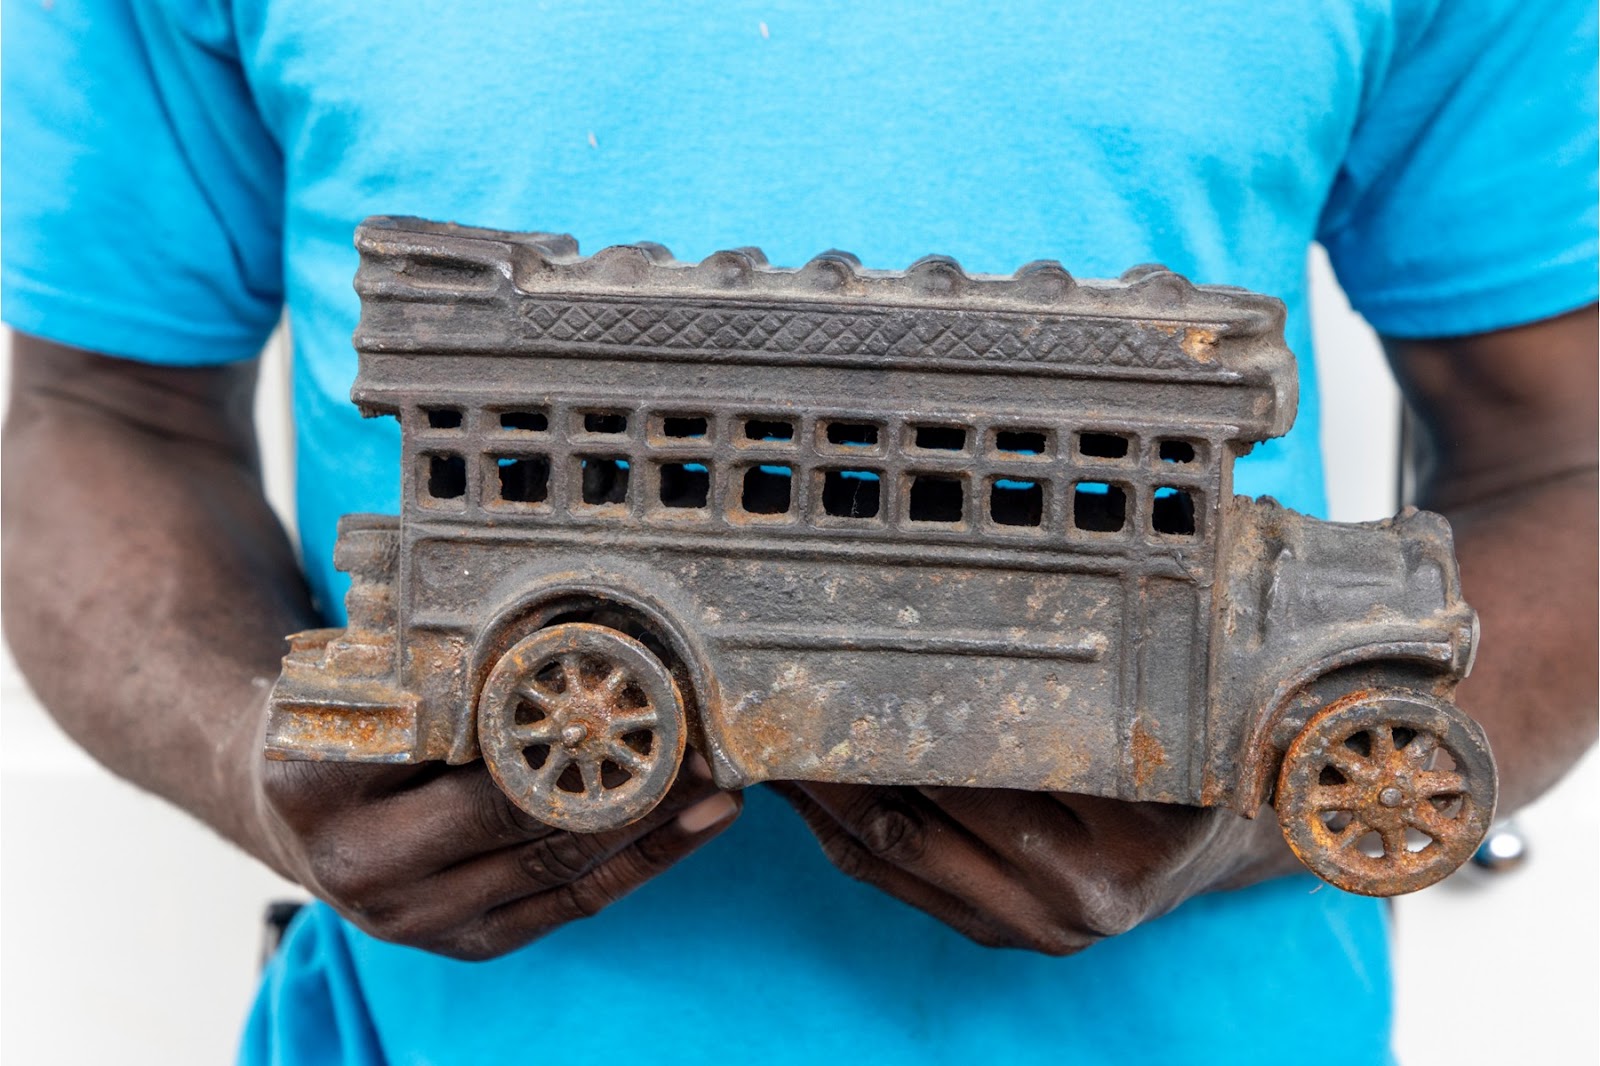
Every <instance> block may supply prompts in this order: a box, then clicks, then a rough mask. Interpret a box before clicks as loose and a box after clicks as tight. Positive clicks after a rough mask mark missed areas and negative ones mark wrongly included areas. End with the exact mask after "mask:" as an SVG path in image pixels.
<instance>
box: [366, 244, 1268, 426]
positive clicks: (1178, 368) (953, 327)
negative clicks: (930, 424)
mask: <svg viewBox="0 0 1600 1066" xmlns="http://www.w3.org/2000/svg"><path fill="white" fill-rule="evenodd" d="M356 247H357V249H358V250H359V251H360V253H361V266H360V270H359V271H358V273H357V275H356V291H357V292H358V293H359V294H360V296H361V321H360V325H359V326H358V328H357V330H356V335H355V345H356V348H357V350H358V351H359V352H360V353H361V354H362V355H363V359H362V373H361V375H360V376H358V378H357V381H356V385H355V388H354V390H353V392H352V399H354V400H355V402H356V403H357V404H359V405H360V406H361V407H362V409H363V410H364V411H366V412H368V413H394V411H395V407H396V403H395V401H396V399H397V397H398V394H399V393H400V392H409V391H411V389H410V388H409V387H408V386H407V385H406V383H405V382H403V381H401V380H397V378H396V375H395V372H394V367H393V365H392V361H389V360H385V362H386V363H388V364H389V365H388V367H387V368H386V371H385V372H384V373H383V374H370V373H369V372H368V364H369V362H370V360H369V359H367V358H366V356H368V355H372V356H385V355H401V354H405V355H414V356H417V357H419V358H425V357H429V356H444V357H449V356H461V355H475V356H510V357H515V356H527V355H538V356H540V357H550V356H570V357H574V358H584V357H594V356H605V357H608V358H624V359H640V360H649V359H663V358H664V359H670V360H673V361H677V362H696V361H698V362H706V363H722V364H729V363H733V364H763V363H775V364H788V365H794V364H795V363H796V361H803V362H804V365H806V366H808V367H815V368H818V369H823V368H827V367H830V366H838V367H857V368H859V367H868V368H878V367H884V368H889V367H895V368H903V369H910V370H917V369H929V370H942V371H945V372H951V371H954V372H967V371H970V372H977V373H990V374H993V373H1002V374H1008V375H1021V376H1028V375H1049V376H1051V377H1058V378H1059V377H1099V378H1107V377H1109V378H1118V379H1132V380H1151V381H1152V382H1158V381H1159V382H1162V383H1166V384H1181V382H1183V381H1185V380H1189V379H1194V380H1197V381H1207V382H1210V383H1212V384H1221V385H1237V386H1241V387H1246V388H1251V389H1255V390H1260V391H1261V393H1262V394H1263V399H1262V401H1259V402H1257V404H1255V412H1254V413H1255V414H1256V417H1254V418H1251V419H1250V420H1249V421H1250V422H1251V425H1249V426H1240V427H1239V430H1240V436H1241V438H1243V439H1255V440H1259V439H1264V438H1266V437H1271V436H1278V435H1281V434H1282V433H1284V432H1286V431H1287V430H1288V428H1289V425H1290V424H1291V423H1292V421H1293V419H1294V409H1295V404H1296V384H1295V366H1294V357H1293V355H1292V354H1291V353H1290V352H1289V350H1288V348H1287V347H1286V345H1285V342H1284V338H1283V323H1284V307H1283V304H1282V303H1281V302H1280V301H1278V300H1276V299H1274V298H1272V297H1268V296H1262V295H1259V294H1256V293H1252V292H1248V291H1246V290H1244V289H1240V288H1235V287H1232V286H1223V285H1194V284H1192V283H1191V282H1189V281H1188V280H1187V279H1185V278H1183V277H1182V276H1180V275H1178V274H1175V273H1173V272H1172V271H1170V270H1167V269H1166V268H1165V267H1162V266H1159V265H1153V264H1150V265H1144V266H1137V267H1134V268H1132V269H1130V270H1128V271H1126V272H1125V273H1124V274H1123V275H1122V276H1121V277H1120V278H1118V279H1116V280H1114V281H1080V280H1077V279H1075V278H1073V277H1072V276H1071V275H1070V274H1068V273H1067V272H1066V270H1064V269H1062V267H1061V265H1060V264H1059V263H1056V262H1053V261H1038V262H1033V263H1029V264H1027V265H1026V266H1023V267H1022V268H1020V269H1019V270H1017V271H1016V273H1014V274H1012V275H1009V276H1004V275H969V274H967V273H965V272H964V271H963V270H962V269H961V266H960V265H959V264H958V263H957V262H956V261H955V260H953V259H950V258H948V257H945V256H928V257H925V258H923V259H920V260H918V261H917V262H916V263H913V264H912V265H911V266H910V267H909V268H908V269H906V270H905V271H886V270H868V269H864V268H863V267H862V266H861V265H860V262H859V261H858V260H857V259H856V258H855V257H854V256H852V255H849V254H848V253H844V252H837V251H830V252H824V253H822V254H821V255H819V256H817V257H815V258H814V259H812V260H811V261H810V262H809V263H807V264H805V265H804V266H802V267H799V268H795V269H780V268H775V267H772V266H769V265H768V264H767V261H766V258H765V257H764V256H763V255H762V254H761V252H760V251H759V250H758V249H754V248H740V249H735V250H731V251H721V252H717V253H715V254H713V255H711V256H708V257H707V258H706V259H704V260H702V261H700V262H699V263H690V262H680V261H678V260H676V259H674V258H673V257H672V255H671V253H669V252H668V251H667V250H666V249H665V248H663V247H661V246H660V245H655V244H633V245H618V246H614V247H610V248H605V249H603V250H601V251H599V252H596V253H595V254H593V255H591V256H582V255H580V254H579V253H578V245H577V242H576V241H575V240H573V239H572V238H571V237H569V236H565V235H557V234H547V233H512V232H506V231H501V230H490V229H479V228H473V227H467V226H459V225H455V224H452V223H438V222H428V221H424V220H422V219H416V218H403V217H390V216H377V217H373V218H369V219H367V220H366V221H365V222H363V223H362V224H361V225H360V227H358V228H357V230H356ZM485 387H486V389H487V388H492V387H493V382H492V381H486V382H485ZM490 398H491V397H489V396H486V397H485V399H486V400H487V399H490Z"/></svg>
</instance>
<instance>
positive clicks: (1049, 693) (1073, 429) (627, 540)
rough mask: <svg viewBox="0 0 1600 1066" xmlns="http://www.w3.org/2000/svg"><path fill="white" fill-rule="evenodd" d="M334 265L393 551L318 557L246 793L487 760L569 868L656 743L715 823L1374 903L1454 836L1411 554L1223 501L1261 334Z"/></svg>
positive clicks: (1232, 301)
mask: <svg viewBox="0 0 1600 1066" xmlns="http://www.w3.org/2000/svg"><path fill="white" fill-rule="evenodd" d="M356 243H357V246H358V248H359V250H360V254H361V263H360V268H359V271H358V273H357V276H356V288H357V291H358V293H359V294H360V298H361V320H360V325H359V327H358V329H357V331H356V335H355V346H356V349H357V351H358V354H359V373H358V376H357V378H356V381H355V385H354V388H353V391H352V399H353V400H354V402H355V403H356V404H357V405H358V406H359V407H360V409H361V411H362V413H363V414H365V415H367V416H389V417H393V418H396V419H398V420H399V423H400V427H401V431H402V451H401V466H400V469H399V471H398V474H399V478H400V483H401V505H400V514H399V515H398V516H374V515H357V516H348V517H347V518H346V519H344V520H343V522H342V524H341V526H340V530H339V538H338V543H337V548H336V564H337V565H338V566H339V567H340V568H341V569H343V570H346V571H347V572H348V573H349V574H350V576H351V581H352V584H351V588H350V591H349V594H348V597H347V600H346V606H347V612H348V615H349V621H348V625H347V627H346V628H344V629H335V630H319V631H314V632H310V633H303V634H298V635H296V636H294V637H292V638H291V644H290V652H289V654H288V656H287V658H286V659H285V662H284V669H283V674H282V677H281V678H280V680H279V682H278V684H277V686H276V688H275V689H274V691H273V694H272V698H271V704H270V711H269V725H268V740H267V745H268V747H267V751H268V754H269V755H270V756H273V757H278V758H292V759H343V760H357V761H377V762H414V761H421V760H446V761H448V762H451V763H464V762H467V761H470V760H474V759H477V758H480V757H481V758H483V759H484V760H485V762H486V763H487V765H488V768H489V770H490V772H491V773H492V774H493V776H494V779H495V780H496V782H497V783H498V784H499V785H500V787H501V788H502V789H504V791H505V792H506V794H507V795H508V796H509V797H510V798H511V800H512V801H514V802H515V803H516V804H517V805H519V806H520V807H521V808H522V809H523V810H525V811H527V812H529V813H530V814H532V815H534V816H535V817H537V818H539V819H541V820H543V821H545V822H547V823H548V824H550V825H553V826H557V827H561V828H565V829H570V830H574V831H581V832H594V831H600V830H604V829H608V828H613V827H616V826H620V825H623V824H626V823H628V822H630V821H632V820H634V819H637V818H639V817H641V816H643V815H644V814H646V813H647V812H648V811H649V810H651V809H652V808H653V807H654V805H655V804H656V803H657V802H658V801H659V800H660V799H661V798H662V796H663V795H664V794H665V793H666V791H667V789H668V787H669V785H670V784H671V782H672V781H673V779H674V777H675V776H676V774H677V772H678V768H679V766H680V764H681V762H682V760H683V758H684V753H685V749H686V746H692V747H694V748H695V749H697V750H698V751H700V752H701V753H702V754H703V755H704V757H705V758H706V760H707V761H708V763H709V764H710V766H711V768H712V772H713V775H714V777H715V780H716V783H717V784H718V785H719V786H720V787H722V788H727V789H736V788H743V787H746V786H749V785H752V784H754V783H756V782H760V781H766V780H812V781H837V782H863V783H878V784H885V785H953V786H981V787H1003V788H1017V789H1036V790H1043V789H1048V790H1057V791H1064V792H1075V793H1086V794H1091V795H1096V796H1106V797H1116V798H1121V799H1127V800H1149V801H1160V802H1168V803H1182V804H1192V805H1202V806H1222V807H1228V808H1231V809H1233V810H1235V811H1237V812H1238V813H1240V814H1241V815H1244V816H1249V817H1253V816H1255V815H1256V814H1257V813H1258V812H1259V810H1260V808H1261V807H1262V806H1263V805H1264V804H1268V803H1271V804H1272V805H1274V806H1275V808H1276V811H1277V815H1278V818H1279V820H1280V823H1281V825H1282V828H1283V831H1284V834H1285V836H1286V837H1287V839H1288V841H1289V843H1290V845H1291V846H1292V847H1293V849H1294V851H1295V852H1296V854H1297V855H1298V856H1299V857H1300V858H1301V860H1302V861H1303V862H1304V863H1305V864H1306V865H1307V866H1308V867H1309V868H1310V869H1311V870H1313V871H1314V872H1316V873H1317V874H1318V875H1320V876H1321V877H1323V878H1324V879H1325V880H1328V881H1329V882H1331V883H1333V884H1335V885H1338V886H1340V887H1342V888H1345V889H1348V890H1351V891H1355V892H1362V893H1367V894H1375V895H1391V894H1394V893H1397V892H1403V891H1409V890H1412V889H1415V888H1420V887H1422V886H1424V885H1426V884H1429V883H1432V882H1433V881H1436V880H1438V879H1439V878H1441V877H1443V876H1445V875H1446V874H1448V873H1449V872H1450V871H1452V870H1454V869H1455V868H1456V867H1457V866H1459V865H1460V864H1461V863H1462V862H1464V861H1465V860H1466V859H1467V858H1469V857H1470V856H1471V854H1472V852H1473V851H1474V849H1475V848H1476V847H1477V845H1478V843H1479V842H1480V841H1481V839H1482V838H1483V836H1484V834H1485V833H1486V832H1487V830H1488V827H1489V824H1490V820H1491V818H1492V815H1493V810H1494V804H1495V791H1496V778H1495V770H1494V764H1493V761H1492V757H1491V755H1490V752H1489V748H1488V745H1487V742H1486V740H1485V737H1484V734H1483V731H1482V730H1481V728H1480V727H1479V726H1478V725H1477V724H1476V723H1475V722H1474V721H1473V720H1472V719H1471V718H1470V717H1468V716H1467V715H1465V714H1464V713H1462V712H1461V711H1460V710H1458V709H1457V708H1456V706H1455V705H1454V702H1453V696H1454V691H1455V687H1456V685H1457V683H1458V682H1459V681H1460V680H1461V678H1463V677H1464V676H1466V673H1467V671H1468V670H1469V668H1470V666H1471V662H1472V657H1473V651H1474V647H1475V643H1476V639H1477V625H1476V617H1475V615H1474V613H1473V611H1472V610H1471V609H1470V608H1469V607H1468V606H1467V605H1466V604H1465V603H1464V602H1463V601H1462V599H1461V592H1460V582H1459V577H1458V572H1457V567H1456V563H1455V560H1454V556H1453V552H1452V546H1451V539H1450V532H1449V528H1448V526H1447V524H1446V523H1445V521H1444V520H1443V519H1442V518H1440V517H1439V516H1437V515H1433V514H1429V513H1425V512H1418V511H1414V510H1408V511H1407V512H1405V513H1403V514H1401V515H1400V516H1398V517H1396V518H1394V519H1392V520H1388V521H1384V522H1377V523H1366V524H1353V525H1352V524H1337V523H1330V522H1324V521H1320V520H1317V519H1314V518H1310V517H1306V516H1303V515H1300V514H1297V513H1294V512H1292V511H1290V510H1288V509H1286V508H1284V507H1282V506H1279V505H1278V504H1276V503H1275V502H1273V501H1272V500H1270V499H1265V498H1263V499H1248V498H1244V497H1237V496H1235V495H1234V493H1233V487H1232V468H1233V463H1234V460H1235V459H1236V458H1238V457H1239V456H1241V455H1243V454H1244V453H1246V452H1247V451H1249V449H1250V448H1251V447H1252V446H1253V445H1255V444H1256V443H1258V442H1261V441H1264V440H1267V439H1269V438H1272V437H1275V436H1278V435H1281V434H1283V433H1284V432H1286V431H1287V429H1288V428H1289V426H1290V424H1291V423H1292V421H1293V418H1294V412H1295V403H1296V379H1295V366H1294V360H1293V357H1292V355H1291V353H1290V352H1289V351H1288V349H1287V348H1286V346H1285V344H1284V340H1283V318H1284V311H1283V306H1282V304H1281V303H1279V302H1278V301H1276V300H1273V299H1270V298H1268V297H1264V296H1260V295H1255V294H1252V293H1248V292H1245V291H1243V290H1240V289H1236V288H1231V287H1225V286H1204V285H1202V286H1196V285H1193V284H1191V283H1189V282H1188V281H1187V280H1185V279H1183V278H1181V277H1179V276H1178V275H1176V274H1173V273H1171V272H1169V271H1167V270H1165V269H1164V268H1161V267H1156V266H1147V267H1137V268H1134V269H1133V270H1130V271H1129V272H1127V273H1126V274H1124V275H1123V276H1122V277H1121V278H1120V279H1118V280H1115V281H1108V282H1087V281H1078V280H1076V279H1074V278H1073V277H1072V276H1070V275H1069V274H1068V273H1067V272H1066V271H1065V270H1063V269H1062V268H1061V267H1060V266H1059V265H1058V264H1056V263H1053V262H1038V263H1032V264H1029V265H1028V266H1025V267H1023V268H1022V269H1020V270H1018V271H1017V272H1016V273H1015V274H1014V275H1011V276H1005V277H1001V276H969V275H967V274H966V273H964V272H963V271H962V269H961V268H960V266H959V265H958V264H956V263H955V262H954V261H952V260H950V259H947V258H943V257H929V258H926V259H923V260H920V261H919V262H917V263H916V264H914V265H912V266H911V267H910V268H909V269H908V270H906V271H904V272H887V271H876V270H867V269H863V268H862V266H861V265H860V263H859V262H857V261H856V260H855V258H854V257H852V256H849V255H847V254H844V253H838V252H829V253H824V254H823V255H820V256H818V257H817V258H815V259H813V260H812V261H811V262H809V263H807V264H806V265H804V266H803V267H800V268H798V269H776V268H773V267H770V266H769V265H768V264H767V263H766V261H765V260H764V258H763V257H762V256H761V254H760V253H759V252H758V251H756V250H754V249H740V250H735V251H726V252H719V253H717V254H715V255H712V256H710V257H709V258H707V259H705V260H704V261H702V262H699V263H685V262H678V261H676V260H674V259H673V258H672V257H671V256H670V255H669V254H668V253H667V252H666V250H665V249H663V248H661V247H659V246H657V245H649V244H640V245H631V246H621V247H613V248H607V249H605V250H603V251H601V252H598V253H596V254H595V255H593V256H587V257H585V256H581V255H580V254H579V253H578V249H577V246H576V244H575V243H574V242H573V241H572V240H571V239H570V238H567V237H560V236H553V235H548V234H515V233H506V232H499V231H492V230H483V229H472V228H466V227H460V226H455V225H447V224H437V223H429V222H423V221H420V220H416V219H405V218H374V219H369V220H368V221H367V222H365V223H364V224H363V225H362V226H361V227H360V229H359V230H358V231H357V235H356Z"/></svg>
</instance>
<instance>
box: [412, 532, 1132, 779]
mask: <svg viewBox="0 0 1600 1066" xmlns="http://www.w3.org/2000/svg"><path fill="white" fill-rule="evenodd" d="M563 541H565V542H564V543H563ZM741 547H742V548H744V549H746V551H745V552H744V553H742V554H741V556H740V557H737V558H735V557H729V556H727V555H721V554H715V553H714V549H712V547H711V545H709V544H705V543H704V542H702V543H700V544H696V545H693V546H692V547H691V546H682V547H677V546H673V547H667V546H661V545H657V546H653V547H651V548H648V549H641V547H639V546H636V545H630V546H628V547H627V548H625V549H624V548H623V547H622V546H621V545H616V544H608V543H606V542H605V541H602V540H601V539H600V538H593V539H592V540H590V541H589V542H588V543H583V544H577V543H573V542H572V541H570V540H566V539H565V538H555V537H552V538H550V539H548V540H545V541H544V542H543V543H540V544H527V543H514V542H510V541H499V542H498V543H497V542H495V540H494V539H492V538H485V537H476V536H471V535H464V536H447V537H431V536H425V535H424V536H414V537H413V538H412V540H411V545H410V548H411V551H410V554H409V559H410V564H411V565H410V567H409V572H408V575H407V577H408V581H407V585H406V594H407V596H408V598H409V600H410V615H411V621H412V623H413V624H412V627H411V630H410V632H409V634H408V636H407V638H406V639H407V641H408V643H409V644H410V646H411V648H412V652H413V654H412V656H411V658H413V660H415V659H416V657H417V656H418V655H419V654H421V653H422V652H423V649H425V648H432V647H434V646H439V647H445V646H449V647H452V648H456V649H462V648H464V646H465V645H467V644H470V645H477V644H478V642H479V641H480V640H481V639H482V637H483V634H482V633H481V630H480V627H481V626H482V625H483V623H484V622H485V621H486V620H487V619H490V618H495V617H501V616H503V615H504V614H505V613H506V612H508V611H513V609H514V607H515V605H516V604H518V603H523V602H526V601H527V600H528V599H529V598H530V597H534V598H536V597H537V596H538V595H539V592H540V590H541V589H551V590H554V589H558V588H562V587H570V586H571V585H572V584H573V583H574V582H581V584H583V585H584V586H585V587H587V588H590V589H593V590H595V591H596V592H599V593H602V594H603V593H604V591H605V590H606V589H608V588H612V589H615V590H616V592H617V593H618V594H619V596H622V597H626V598H630V599H633V600H635V601H639V602H650V603H653V604H656V605H657V606H658V607H659V608H660V609H661V612H662V614H663V616H666V617H670V619H671V620H672V623H673V624H674V625H675V626H676V627H677V628H678V629H679V630H680V631H681V633H682V635H683V636H684V637H685V638H686V639H687V640H688V641H689V642H690V643H691V644H692V645H693V646H694V647H695V648H697V649H698V653H699V654H701V655H703V658H704V662H705V663H706V665H707V666H708V668H709V671H710V674H711V675H712V680H713V689H714V691H712V692H709V693H701V694H699V695H700V701H699V702H700V713H701V715H702V717H703V725H704V730H705V732H706V733H707V734H708V739H709V740H710V741H711V744H712V748H713V751H712V753H711V754H713V755H714V760H713V761H714V762H715V763H716V764H717V765H718V766H719V767H722V768H725V769H726V770H728V771H730V772H731V773H732V774H733V775H734V776H737V777H738V778H740V779H742V781H743V782H750V781H758V780H767V779H784V778H790V779H804V780H829V781H860V782H876V783H882V784H974V785H977V784H981V785H987V786H991V787H1011V788H1025V789H1060V790H1068V791H1077V792H1085V793H1091V794H1097V795H1108V796H1109V795H1122V794H1125V793H1126V785H1125V781H1121V780H1119V779H1123V777H1124V774H1123V765H1122V764H1123V752H1124V747H1125V744H1124V736H1125V734H1126V728H1125V724H1126V717H1127V712H1126V703H1127V701H1126V699H1125V697H1124V695H1123V692H1122V676H1123V656H1122V647H1123V643H1124V642H1123V637H1122V630H1123V613H1124V609H1125V597H1124V594H1123V581H1122V579H1120V578H1118V577H1115V576H1111V575H1104V574H1084V573H1074V572H1064V571H1053V572H1051V571H1032V572H1017V571H1008V570H1002V569H998V568H986V567H969V568H957V567H953V566H948V565H945V566H941V565H939V564H938V563H937V562H934V561H932V560H926V559H917V560H915V561H911V560H906V559H903V558H902V559H900V560H892V561H884V560H876V559H875V560H865V559H862V560H854V559H833V560H829V561H827V562H826V563H822V562H819V560H817V559H815V558H810V557H807V556H805V555H802V554H800V553H797V552H794V551H792V550H784V551H766V552H759V553H757V552H753V551H749V548H750V546H749V545H748V544H745V545H741ZM751 555H758V556H759V557H756V558H751ZM463 642H464V643H463ZM423 657H424V658H430V659H431V656H423ZM464 657H466V656H464ZM416 665H418V666H422V667H424V668H425V669H427V670H428V672H430V673H432V678H431V685H430V694H431V696H432V697H433V698H432V699H430V700H429V701H428V702H429V704H430V705H431V706H430V717H432V718H433V720H434V722H435V723H436V724H437V725H440V726H443V725H444V723H445V722H449V723H451V725H450V726H449V727H446V730H447V731H448V732H450V733H453V734H454V737H453V740H454V741H455V744H454V746H453V748H454V750H453V751H452V758H455V759H459V758H461V757H464V756H469V755H470V753H471V751H472V750H473V749H472V745H471V733H472V718H471V700H472V691H471V687H472V686H471V683H470V678H469V677H468V676H467V675H466V672H465V671H463V670H461V669H459V668H457V669H455V670H448V671H446V670H439V669H438V664H436V663H432V662H429V663H427V664H424V663H421V662H416ZM415 680H421V679H415ZM708 697H709V698H708Z"/></svg>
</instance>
